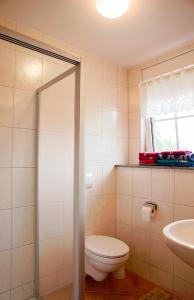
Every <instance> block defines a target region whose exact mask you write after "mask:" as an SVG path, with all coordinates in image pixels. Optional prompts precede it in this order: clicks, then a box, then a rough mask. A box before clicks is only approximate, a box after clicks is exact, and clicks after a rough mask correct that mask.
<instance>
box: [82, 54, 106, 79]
mask: <svg viewBox="0 0 194 300" xmlns="http://www.w3.org/2000/svg"><path fill="white" fill-rule="evenodd" d="M103 66H104V64H103V61H102V60H100V59H99V58H98V57H96V56H95V55H92V54H90V53H87V56H86V59H85V68H86V74H87V76H88V78H89V77H92V78H93V79H95V80H96V79H102V72H103Z"/></svg>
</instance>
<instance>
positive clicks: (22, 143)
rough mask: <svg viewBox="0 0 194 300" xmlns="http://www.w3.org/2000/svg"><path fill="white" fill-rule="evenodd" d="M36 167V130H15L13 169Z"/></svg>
mask: <svg viewBox="0 0 194 300" xmlns="http://www.w3.org/2000/svg"><path fill="white" fill-rule="evenodd" d="M34 166H35V130H28V129H17V128H15V129H14V130H13V167H34Z"/></svg>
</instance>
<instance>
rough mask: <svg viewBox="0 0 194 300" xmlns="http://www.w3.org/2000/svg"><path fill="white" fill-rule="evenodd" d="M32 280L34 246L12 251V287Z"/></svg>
mask: <svg viewBox="0 0 194 300" xmlns="http://www.w3.org/2000/svg"><path fill="white" fill-rule="evenodd" d="M33 280H34V245H27V246H22V247H18V248H15V249H13V250H12V287H13V288H16V287H18V286H20V285H23V284H25V283H29V282H31V281H33Z"/></svg>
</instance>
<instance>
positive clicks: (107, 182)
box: [102, 166, 116, 195]
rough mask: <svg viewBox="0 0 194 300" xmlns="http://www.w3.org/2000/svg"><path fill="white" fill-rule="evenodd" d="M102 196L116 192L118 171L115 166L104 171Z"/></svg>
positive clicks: (104, 168)
mask: <svg viewBox="0 0 194 300" xmlns="http://www.w3.org/2000/svg"><path fill="white" fill-rule="evenodd" d="M102 179H103V181H102V194H103V195H107V194H115V191H116V170H115V168H114V167H113V166H107V167H103V169H102Z"/></svg>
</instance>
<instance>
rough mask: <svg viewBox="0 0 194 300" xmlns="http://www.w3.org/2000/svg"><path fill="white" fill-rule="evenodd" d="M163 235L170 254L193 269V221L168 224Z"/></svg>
mask: <svg viewBox="0 0 194 300" xmlns="http://www.w3.org/2000/svg"><path fill="white" fill-rule="evenodd" d="M163 235H164V240H165V242H166V245H167V246H168V247H169V248H170V249H171V250H172V252H173V253H174V254H175V255H176V256H178V257H179V258H181V259H182V260H183V261H185V262H186V263H188V264H189V265H190V266H191V267H193V268H194V219H189V220H181V221H177V222H174V223H171V224H168V225H167V226H165V227H164V229H163Z"/></svg>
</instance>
